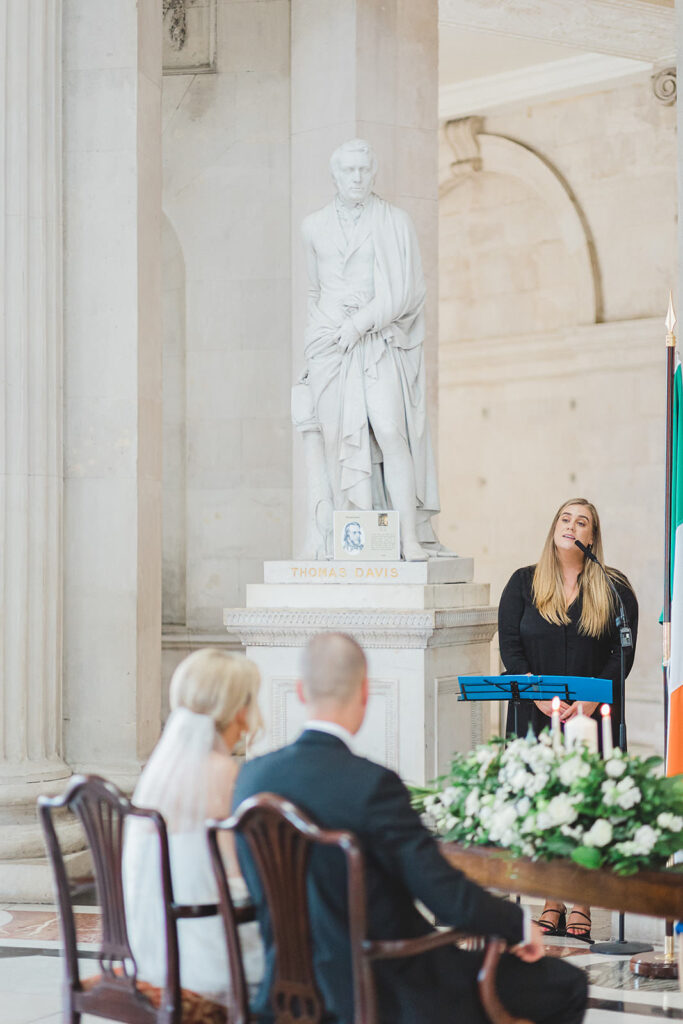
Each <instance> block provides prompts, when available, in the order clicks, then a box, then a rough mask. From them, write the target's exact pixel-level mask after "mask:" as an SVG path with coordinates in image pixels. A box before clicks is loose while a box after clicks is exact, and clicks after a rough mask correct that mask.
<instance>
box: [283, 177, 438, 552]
mask: <svg viewBox="0 0 683 1024" xmlns="http://www.w3.org/2000/svg"><path fill="white" fill-rule="evenodd" d="M302 230H303V234H304V239H305V241H306V243H307V246H308V251H309V276H310V278H311V287H310V292H309V305H308V325H307V330H306V347H305V355H306V360H307V370H308V383H309V385H310V387H311V389H312V395H313V407H314V416H315V418H316V420H317V422H318V423H319V425H320V428H321V429H322V433H323V439H324V444H325V451H326V455H327V466H328V471H329V472H330V474H331V475H333V476H334V479H332V480H330V484H331V489H332V495H333V501H334V504H335V507H337V508H359V509H371V508H390V507H392V503H391V500H390V495H388V494H387V492H386V490H385V486H384V475H383V472H382V463H381V458H382V457H381V452H380V451H379V449H378V446H377V444H376V442H375V439H374V436H373V434H372V430H371V428H370V424H369V420H368V408H367V404H366V388H367V387H371V386H372V382H373V381H375V380H376V379H377V378H378V377H380V378H381V377H382V376H383V375H384V376H385V377H387V378H391V379H392V380H394V381H395V382H396V387H397V388H399V389H400V395H399V396H394V397H395V399H396V398H398V401H397V400H394V401H392V402H391V408H392V410H393V414H394V415H393V421H394V422H393V426H394V427H395V428H396V429H397V430H398V431H399V432H400V433H401V435H402V436H403V437H404V438H405V440H406V441H407V443H408V446H409V449H410V453H411V456H412V460H413V465H414V470H415V490H416V494H415V505H416V509H417V524H418V536H419V539H420V540H422V541H433V540H434V535H433V533H432V530H431V527H430V518H431V516H432V515H434V514H435V513H437V512H438V511H439V495H438V488H437V482H436V469H435V466H434V455H433V451H432V444H431V438H430V433H429V422H428V419H427V410H426V382H425V368H424V354H423V344H422V343H423V340H424V300H425V285H424V277H423V274H422V264H421V260H420V251H419V246H418V241H417V236H416V234H415V229H414V227H413V225H412V222H411V220H410V218H409V217H408V215H407V214H406V213H404V212H403V211H402V210H399V209H397V208H396V207H395V206H392V205H391V204H390V203H387V202H385V201H384V200H382V199H380V198H379V197H377V196H374V195H373V196H372V197H371V198H370V199H369V201H368V203H367V204H366V206H365V209H364V211H363V213H362V215H361V217H360V218H359V220H358V222H357V223H356V225H355V227H354V228H353V230H352V231H351V233H350V235H349V237H348V240H347V237H346V236H345V234H344V231H343V230H342V226H341V224H340V221H339V216H338V214H337V209H336V205H335V203H334V202H332V203H330V204H329V205H328V206H326V207H324V208H323V209H322V210H319V211H317V212H316V213H313V214H311V215H310V216H309V217H307V218H306V220H305V221H304V223H303V227H302ZM349 315H352V317H353V321H354V323H355V324H356V325H357V326H359V327H360V333H361V340H360V341H359V342H358V343H357V344H356V345H355V346H354V347H353V348H352V349H351V351H350V352H347V353H343V352H342V351H341V349H340V347H339V345H338V343H337V340H336V339H337V336H338V333H339V328H340V325H341V324H342V322H343V320H344V319H345V318H346V317H347V316H349ZM387 360H391V361H392V363H393V367H390V366H388V364H387V362H386V361H387ZM394 369H395V371H396V372H394ZM397 409H400V414H399V415H396V410H397Z"/></svg>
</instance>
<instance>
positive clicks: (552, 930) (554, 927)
mask: <svg viewBox="0 0 683 1024" xmlns="http://www.w3.org/2000/svg"><path fill="white" fill-rule="evenodd" d="M546 914H557V921H556V922H555V924H553V923H552V921H544V920H543V918H544V917H545V916H546ZM536 924H537V925H538V927H539V928H540V929H541V931H542V932H543V934H544V935H566V934H567V931H566V928H567V908H566V907H563V908H562V910H559V909H558V908H557V907H548V909H547V910H544V911H543V913H542V914H541V916H540V917H539V919H538V921H537V922H536Z"/></svg>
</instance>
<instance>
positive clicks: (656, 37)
mask: <svg viewBox="0 0 683 1024" xmlns="http://www.w3.org/2000/svg"><path fill="white" fill-rule="evenodd" d="M439 21H440V22H441V23H442V24H444V25H456V26H459V27H460V28H467V29H474V30H478V31H484V32H495V33H497V34H499V35H511V36H520V37H522V38H527V39H542V40H545V41H546V42H548V43H558V44H560V45H562V46H573V47H576V48H577V49H580V50H586V51H588V52H591V53H609V54H613V55H615V56H618V57H631V58H633V59H634V60H644V61H652V62H661V61H673V60H674V59H675V54H676V15H675V10H674V8H673V5H671V6H663V5H659V4H655V3H652V2H650V0H439Z"/></svg>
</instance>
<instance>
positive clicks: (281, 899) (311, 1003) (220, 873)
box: [208, 793, 529, 1024]
mask: <svg viewBox="0 0 683 1024" xmlns="http://www.w3.org/2000/svg"><path fill="white" fill-rule="evenodd" d="M221 830H230V831H232V832H234V833H237V834H240V835H242V836H243V838H244V840H245V841H246V843H247V845H248V848H249V851H250V853H251V856H252V858H253V861H254V864H255V866H256V869H257V871H258V874H259V878H260V880H261V884H262V886H263V891H264V895H265V898H266V902H267V905H268V913H269V917H270V925H271V928H272V933H273V947H274V951H275V974H274V978H273V985H272V989H271V1008H272V1012H273V1014H274V1017H275V1024H320V1022H321V1021H322V1019H323V1016H324V1014H325V1006H324V1003H323V999H322V996H321V994H320V991H319V989H318V986H317V984H316V980H315V973H314V969H313V946H312V941H311V928H310V918H309V912H308V892H307V884H306V882H307V873H308V866H309V861H310V856H311V852H312V849H313V847H314V846H315V845H321V846H326V847H336V848H337V849H339V850H340V851H341V853H342V854H343V856H344V858H345V861H346V869H347V900H348V920H349V944H350V952H351V964H352V972H353V995H354V1024H377V1004H376V995H375V984H374V978H373V974H372V963H373V961H374V960H379V959H393V958H399V957H407V956H413V955H416V954H419V953H423V952H426V951H427V950H429V949H434V948H437V947H438V946H444V945H449V944H453V943H454V942H456V941H461V940H463V939H465V938H467V937H466V936H464V935H463V934H462V933H461V932H457V931H456V930H455V929H447V930H445V931H444V930H439V931H434V932H432V933H430V934H427V935H425V936H423V937H421V938H418V939H405V940H401V939H395V940H388V941H381V942H376V941H373V942H370V941H368V939H367V918H366V897H365V869H364V861H363V854H362V852H361V849H360V846H359V844H358V841H357V839H356V838H355V836H354V835H353V834H352V833H351V832H346V831H331V830H326V829H321V828H319V827H318V826H317V825H316V824H315V823H314V822H313V821H312V820H311V819H310V818H309V817H308V816H307V815H306V814H304V812H303V811H301V810H300V809H299V808H297V807H295V806H294V804H292V803H291V802H290V801H288V800H285V799H283V798H282V797H280V796H277V795H276V794H274V793H259V794H257V795H256V796H253V797H250V798H249V799H247V800H245V801H244V802H243V803H242V804H240V806H239V807H238V808H237V810H236V811H235V813H234V814H233V815H232V817H230V818H228V819H227V820H225V821H222V822H211V823H209V826H208V834H209V848H210V851H211V858H212V863H213V866H214V872H215V874H216V879H217V882H218V889H219V896H220V907H221V912H222V914H223V918H224V921H225V922H226V930H227V931H228V932H230V931H231V930H232V931H234V930H235V909H234V907H233V904H232V900H231V898H230V891H229V888H228V885H227V882H226V878H225V871H224V868H223V862H222V860H221V857H220V853H219V850H218V843H217V835H218V833H219V832H220V831H221ZM230 944H231V943H230V937H228V945H229V946H230ZM503 947H504V943H501V942H500V941H499V940H495V939H494V940H491V941H490V942H489V943H488V945H487V947H486V952H485V956H484V964H483V966H482V970H481V972H480V975H479V990H480V997H481V1000H482V1006H483V1007H484V1010H485V1012H486V1013H487V1014H488V1016H489V1017H490V1020H491V1021H492V1022H493V1024H529V1022H525V1021H521V1020H515V1019H514V1018H513V1017H511V1016H510V1015H509V1014H508V1013H507V1011H506V1010H505V1009H504V1008H503V1007H502V1005H501V1004H500V1001H499V1000H498V997H497V995H496V992H495V970H496V965H497V963H498V959H499V958H500V955H501V951H502V949H503ZM246 1020H247V1018H246V1017H244V1018H240V1019H239V1020H238V1022H237V1024H246Z"/></svg>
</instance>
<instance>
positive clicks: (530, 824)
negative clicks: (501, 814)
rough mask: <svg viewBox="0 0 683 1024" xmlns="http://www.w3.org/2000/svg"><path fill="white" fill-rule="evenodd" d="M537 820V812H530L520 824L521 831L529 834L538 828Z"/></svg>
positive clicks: (523, 833)
mask: <svg viewBox="0 0 683 1024" xmlns="http://www.w3.org/2000/svg"><path fill="white" fill-rule="evenodd" d="M536 824H537V820H536V815H535V814H530V815H529V816H528V817H527V818H525V819H524V821H523V822H522V824H521V825H520V826H519V831H520V833H521V834H522V835H527V834H528V833H529V832H533V831H534V829H535V828H536Z"/></svg>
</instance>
